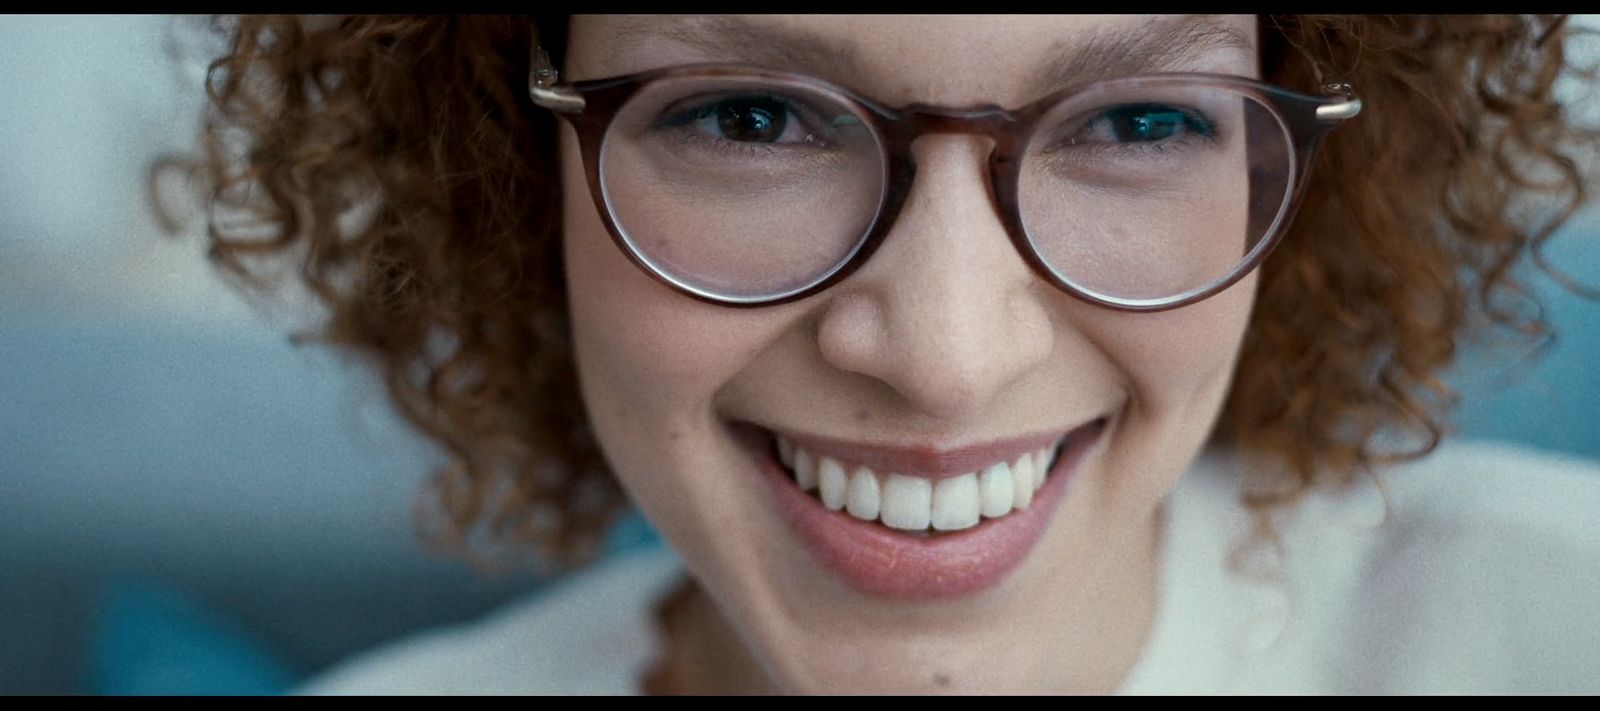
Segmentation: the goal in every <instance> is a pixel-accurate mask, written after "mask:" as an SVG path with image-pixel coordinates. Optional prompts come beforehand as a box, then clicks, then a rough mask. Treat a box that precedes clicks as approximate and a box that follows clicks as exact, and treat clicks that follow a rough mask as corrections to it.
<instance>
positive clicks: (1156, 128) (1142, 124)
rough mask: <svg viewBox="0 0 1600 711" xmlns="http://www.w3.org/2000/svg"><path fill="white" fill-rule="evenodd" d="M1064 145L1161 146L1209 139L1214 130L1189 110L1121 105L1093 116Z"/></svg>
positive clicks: (1166, 106)
mask: <svg viewBox="0 0 1600 711" xmlns="http://www.w3.org/2000/svg"><path fill="white" fill-rule="evenodd" d="M1077 133H1078V135H1075V136H1073V137H1072V138H1071V139H1070V140H1069V141H1068V143H1069V144H1070V145H1083V144H1161V143H1170V142H1184V141H1186V140H1190V139H1204V140H1209V139H1212V138H1214V137H1215V136H1216V127H1215V125H1213V123H1212V122H1211V121H1210V120H1209V119H1207V118H1206V117H1205V116H1204V115H1203V114H1201V113H1200V112H1198V111H1195V110H1193V109H1189V108H1185V107H1180V106H1173V105H1170V104H1124V105H1120V106H1112V107H1108V108H1105V109H1103V110H1101V111H1099V112H1096V113H1093V114H1091V115H1090V116H1089V117H1088V120H1087V121H1086V122H1085V123H1084V124H1083V125H1082V127H1081V128H1080V129H1079V131H1078V132H1077Z"/></svg>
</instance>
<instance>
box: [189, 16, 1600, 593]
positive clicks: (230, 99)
mask: <svg viewBox="0 0 1600 711" xmlns="http://www.w3.org/2000/svg"><path fill="white" fill-rule="evenodd" d="M1259 25H1260V36H1261V59H1262V70H1263V77H1264V78H1265V80H1266V81H1269V82H1272V83H1275V84H1280V85H1283V86H1287V87H1290V88H1295V89H1299V90H1302V91H1306V92H1308V93H1309V92H1315V91H1317V89H1318V88H1319V86H1320V85H1321V84H1322V83H1324V82H1326V81H1330V80H1334V79H1337V80H1342V81H1347V82H1349V83H1350V84H1352V85H1353V86H1355V87H1357V89H1358V90H1359V93H1360V95H1361V96H1362V98H1363V99H1365V100H1366V103H1367V105H1368V107H1369V108H1368V110H1367V111H1366V112H1364V113H1363V114H1362V115H1361V116H1360V118H1359V119H1358V120H1356V121H1353V122H1351V123H1350V124H1349V125H1348V126H1345V127H1343V128H1341V129H1340V130H1339V131H1336V132H1334V133H1333V134H1332V136H1331V137H1330V139H1329V140H1328V142H1327V144H1326V145H1325V147H1324V149H1323V151H1322V153H1321V155H1320V157H1319V160H1318V165H1316V166H1315V169H1314V172H1313V174H1312V176H1311V184H1310V186H1309V189H1308V190H1307V194H1306V198H1305V201H1304V204H1303V205H1302V207H1301V208H1300V211H1299V214H1298V216H1297V218H1296V220H1295V221H1294V223H1293V224H1292V226H1291V227H1290V228H1289V234H1287V235H1286V236H1285V238H1284V240H1283V241H1282V243H1281V245H1280V246H1279V247H1278V248H1277V250H1276V251H1275V252H1274V253H1273V254H1272V255H1271V257H1270V258H1269V259H1268V260H1267V261H1266V262H1265V264H1264V265H1263V266H1262V268H1261V269H1262V274H1261V281H1260V296H1259V300H1258V302H1257V305H1256V310H1255V313H1254V316H1253V320H1252V322H1251V324H1250V326H1249V329H1248V331H1247V333H1246V335H1245V341H1244V345H1243V351H1242V354H1241V356H1240V359H1241V360H1240V363H1239V365H1238V368H1237V371H1236V372H1237V374H1236V376H1235V381H1234V384H1233V389H1232V391H1231V392H1230V394H1229V397H1228V399H1227V402H1226V405H1225V406H1224V411H1223V413H1222V416H1221V419H1220V421H1219V424H1218V427H1217V429H1216V431H1215V433H1214V438H1215V439H1216V440H1217V441H1219V442H1222V443H1225V444H1228V445H1232V446H1234V447H1237V448H1239V449H1241V450H1244V451H1248V452H1251V453H1255V454H1260V455H1264V456H1267V457H1271V458H1274V459H1276V460H1278V461H1280V462H1281V463H1282V464H1283V465H1284V466H1283V467H1282V472H1283V476H1282V482H1281V483H1283V484H1284V486H1280V487H1276V488H1274V489H1273V490H1271V491H1266V492H1257V493H1252V494H1249V495H1248V496H1247V502H1246V503H1247V504H1248V505H1250V506H1251V508H1252V509H1253V510H1255V511H1256V512H1257V513H1258V523H1259V525H1260V527H1261V531H1262V532H1263V533H1264V534H1266V535H1264V536H1262V537H1261V538H1263V539H1266V540H1271V539H1273V536H1272V529H1271V517H1270V516H1269V515H1268V514H1269V513H1270V511H1271V510H1273V509H1274V508H1276V507H1279V506H1283V505H1286V504H1289V503H1292V502H1293V501H1295V500H1297V499H1298V498H1299V497H1300V496H1302V495H1303V494H1304V492H1305V491H1306V490H1308V488H1309V487H1311V486H1312V485H1314V484H1316V483H1317V482H1318V480H1319V479H1321V478H1323V477H1324V476H1331V477H1333V478H1334V479H1335V480H1345V479H1348V478H1350V477H1351V476H1354V475H1356V474H1357V473H1358V472H1362V471H1371V470H1372V469H1373V468H1374V467H1376V466H1379V465H1383V464H1385V463H1389V462H1393V461H1396V460H1402V459H1409V458H1415V457H1420V456H1423V455H1425V454H1427V453H1428V452H1430V451H1432V449H1433V448H1434V447H1435V446H1436V445H1437V444H1438V443H1439V441H1440V440H1441V438H1442V437H1444V436H1446V435H1447V434H1448V433H1449V431H1450V427H1449V415H1450V410H1451V407H1452V405H1453V404H1454V393H1452V391H1451V389H1450V388H1449V387H1448V386H1447V385H1446V384H1445V383H1444V382H1443V381H1442V380H1441V379H1440V377H1439V376H1440V374H1441V372H1442V371H1443V370H1444V369H1445V368H1446V367H1447V366H1449V365H1450V364H1451V363H1452V362H1453V361H1454V359H1455V356H1456V354H1457V350H1458V345H1460V344H1462V343H1464V342H1465V341H1467V339H1469V338H1471V337H1472V336H1474V335H1475V334H1478V333H1479V332H1480V331H1481V330H1483V329H1484V328H1485V327H1487V326H1491V325H1492V326H1498V327H1503V328H1508V329H1510V330H1512V331H1513V332H1515V333H1517V334H1521V335H1522V336H1524V337H1527V338H1533V339H1537V338H1542V337H1544V338H1547V337H1548V335H1549V328H1548V325H1547V324H1546V323H1545V322H1544V321H1543V320H1542V318H1541V317H1540V315H1539V312H1538V310H1537V308H1536V307H1537V304H1536V302H1533V301H1531V298H1530V297H1529V296H1528V294H1527V292H1526V290H1525V288H1524V287H1523V286H1522V285H1521V284H1520V283H1519V282H1518V281H1517V279H1516V278H1514V276H1513V272H1514V268H1515V267H1516V266H1517V265H1518V264H1519V263H1520V262H1521V261H1523V260H1524V259H1525V258H1531V259H1533V260H1534V261H1535V262H1537V263H1538V264H1539V265H1540V266H1541V267H1542V268H1544V269H1545V270H1546V271H1550V267H1549V265H1547V264H1545V262H1544V261H1543V259H1542V257H1541V255H1540V251H1539V250H1540V248H1541V247H1542V245H1543V244H1544V243H1545V241H1546V240H1547V239H1548V238H1549V237H1550V235H1551V234H1552V233H1553V232H1554V231H1555V230H1556V229H1557V228H1558V227H1559V226H1560V225H1561V224H1562V223H1563V222H1564V221H1565V220H1567V219H1568V218H1569V217H1570V216H1571V215H1572V214H1573V212H1574V211H1575V210H1577V209H1578V208H1579V207H1580V206H1581V205H1582V204H1583V203H1584V202H1585V199H1586V198H1587V187H1586V185H1587V176H1586V175H1585V174H1584V173H1583V172H1582V170H1580V166H1582V165H1584V163H1583V162H1582V160H1580V158H1581V156H1579V155H1578V154H1577V151H1579V150H1580V149H1581V148H1582V147H1583V146H1585V145H1588V146H1594V145H1600V144H1597V143H1596V141H1597V135H1596V133H1595V132H1594V130H1592V129H1590V128H1585V127H1580V126H1578V125H1576V124H1575V123H1574V122H1573V121H1571V120H1570V118H1569V116H1568V114H1567V113H1565V112H1564V110H1563V107H1562V105H1561V103H1560V102H1559V101H1558V100H1557V98H1556V95H1555V90H1556V87H1557V82H1558V79H1561V78H1562V77H1563V76H1564V75H1567V74H1570V73H1572V72H1573V71H1575V70H1576V68H1575V67H1573V66H1572V64H1571V62H1570V61H1569V59H1568V55H1567V52H1568V45H1569V44H1570V41H1571V39H1572V35H1573V34H1574V32H1573V31H1572V29H1571V28H1569V27H1568V26H1567V25H1566V23H1565V18H1564V17H1547V16H1536V17H1521V16H1462V15H1449V16H1402V17H1349V16H1340V17H1318V16H1285V17H1279V16H1267V17H1262V18H1261V20H1260V23H1259ZM536 27H537V31H538V33H539V35H540V37H539V39H538V41H539V42H540V44H541V45H542V46H544V47H546V48H547V49H549V50H550V51H551V54H552V56H556V57H560V56H563V53H564V41H565V30H566V19H565V18H564V17H536V18H496V17H428V18H400V17H349V18H344V19H342V20H338V21H336V22H331V23H328V24H327V25H326V26H322V27H316V28H311V27H307V26H306V23H304V22H303V21H301V20H299V19H296V18H294V17H244V18H240V19H238V20H236V21H232V22H231V23H230V24H229V25H228V26H227V27H226V30H227V31H228V32H229V33H230V35H231V38H232V39H231V46H230V47H229V49H228V51H227V53H226V55H225V56H223V57H221V58H220V59H218V60H216V62H215V63H213V64H212V66H211V69H210V72H209V75H208V81H207V89H208V93H209V95H210V97H211V99H212V103H213V110H214V111H213V113H212V116H211V120H210V121H209V123H208V129H209V130H208V131H207V141H206V143H205V155H204V159H203V160H202V161H201V165H200V167H201V169H202V172H203V174H204V175H205V176H206V177H207V178H208V179H209V184H210V185H211V194H210V196H209V197H210V200H211V204H212V206H213V208H214V210H215V212H214V213H213V215H212V218H211V220H210V242H211V256H212V259H213V260H214V261H215V263H216V264H217V265H219V266H220V267H221V268H222V269H223V270H225V272H226V273H228V274H231V275H233V276H235V277H237V278H239V279H241V280H243V282H244V284H245V285H246V286H248V287H250V288H252V289H263V288H265V287H267V286H269V285H271V284H273V283H275V280H276V279H277V277H272V276H264V274H265V271H264V270H266V269H267V268H268V267H269V266H270V265H272V264H277V265H284V264H289V265H295V266H298V268H299V280H300V281H301V282H303V283H304V284H305V285H306V286H308V287H309V288H310V290H311V292H312V293H314V294H315V295H316V297H317V298H318V300H319V301H320V302H321V303H322V304H324V305H325V306H326V307H327V313H328V320H327V322H326V323H325V324H324V325H323V326H321V327H320V328H318V329H317V330H316V331H315V332H314V333H312V334H309V335H310V336H312V337H314V338H317V339H318V340H321V341H323V342H326V343H329V344H332V345H335V346H337V347H339V348H342V349H345V350H346V351H348V352H350V353H353V354H357V355H359V356H360V357H362V358H364V359H366V360H368V361H370V362H371V363H372V364H373V365H374V366H375V367H376V368H377V369H378V370H379V371H380V372H381V373H382V374H383V376H384V379H385V383H386V385H387V388H388V393H389V395H390V397H391V398H392V400H393V402H394V404H395V406H396V407H397V408H398V410H399V412H400V413H401V414H402V415H403V416H404V417H405V418H406V419H407V420H408V421H409V422H410V423H411V424H412V425H413V426H415V427H416V429H417V430H419V431H420V432H421V433H423V434H424V435H426V436H427V437H429V438H431V439H432V440H433V441H435V442H437V443H438V444H439V445H440V446H442V447H443V448H444V451H445V452H446V453H447V454H448V456H449V465H448V466H446V467H445V468H444V469H442V470H441V471H440V472H438V473H437V475H436V477H435V478H434V479H433V482H432V485H431V487H430V494H429V495H428V496H425V497H423V499H422V501H424V502H429V503H431V504H433V505H432V506H429V507H427V508H426V509H423V511H424V513H425V514H426V515H425V516H424V517H423V521H424V523H425V524H427V525H426V526H425V527H424V528H425V531H426V533H427V534H428V536H427V537H428V538H429V540H432V541H435V542H441V543H446V544H456V545H457V546H459V547H460V548H462V549H464V550H466V551H468V552H481V551H479V550H476V548H475V546H474V545H472V544H473V542H475V541H476V540H477V539H478V538H480V537H482V538H487V539H488V542H495V543H501V544H509V545H510V546H511V549H512V550H514V551H520V550H526V549H527V548H529V547H531V548H532V549H534V550H535V551H536V552H537V553H538V554H539V556H540V559H542V560H546V561H554V562H557V563H566V564H571V563H577V562H581V561H582V560H584V559H586V558H587V557H588V556H589V555H591V554H592V553H593V552H594V551H595V549H596V543H597V542H598V541H599V540H600V538H601V536H602V535H603V534H604V532H605V531H606V529H607V528H608V526H609V525H610V524H611V522H612V521H613V520H614V519H615V518H616V517H617V515H618V514H619V512H621V511H623V510H624V507H625V505H626V502H625V499H624V497H623V494H622V492H621V490H620V488H619V487H618V486H617V484H616V482H615V481H614V480H613V479H612V477H611V476H610V474H609V473H608V471H607V467H606V464H605V460H604V458H603V457H602V455H601V452H600V450H599V448H598V446H597V445H596V443H595V441H594V440H593V438H592V437H591V435H590V433H589V429H588V426H587V424H586V422H585V415H584V411H583V407H582V404H581V402H580V395H579V392H578V390H577V386H576V385H575V383H576V378H575V373H574V363H573V358H572V351H571V344H570V341H569V336H568V323H567V310H566V296H565V289H564V285H563V282H562V269H561V263H560V254H561V251H560V238H559V234H558V226H559V224H560V220H559V219H558V217H559V214H558V212H557V209H558V205H559V195H558V191H559V189H560V186H559V184H558V182H557V178H556V175H557V172H556V164H555V160H556V157H555V156H556V130H555V129H556V126H555V123H554V119H553V118H552V116H551V114H550V113H549V112H548V111H542V110H537V109H536V108H535V107H533V106H532V105H531V103H530V102H529V99H528V95H527V93H526V91H525V86H526V79H527V76H528V70H529V55H530V48H531V45H532V43H534V42H535V41H536V40H535V28H536ZM1586 76H1591V77H1592V72H1591V73H1590V74H1587V75H1586ZM238 218H245V221H244V222H243V223H240V222H237V221H236V220H238ZM1557 276H1558V278H1560V276H1559V275H1557ZM1563 282H1564V283H1567V284H1568V285H1569V286H1571V287H1572V288H1575V289H1576V288H1578V287H1576V286H1574V285H1572V284H1571V283H1570V281H1568V280H1564V279H1563ZM1590 296H1594V294H1592V293H1591V294H1590ZM1528 304H1533V305H1534V306H1535V308H1534V309H1533V310H1532V311H1531V312H1530V311H1529V310H1528V309H1526V308H1518V306H1519V305H1521V306H1526V305H1528ZM1477 315H1482V316H1484V317H1486V318H1483V319H1479V318H1475V316H1477ZM1395 433H1400V434H1402V435H1404V434H1408V433H1409V434H1411V435H1415V436H1414V437H1412V438H1411V439H1412V444H1413V445H1414V446H1411V447H1409V448H1400V449H1391V448H1387V447H1386V446H1385V445H1384V444H1383V443H1384V442H1391V441H1393V440H1392V439H1391V438H1390V437H1389V436H1390V435H1393V434H1395ZM480 560H481V559H480Z"/></svg>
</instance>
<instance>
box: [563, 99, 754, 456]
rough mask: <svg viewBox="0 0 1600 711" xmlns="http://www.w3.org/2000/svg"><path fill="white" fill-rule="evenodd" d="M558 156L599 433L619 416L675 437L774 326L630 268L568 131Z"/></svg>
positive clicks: (578, 342) (577, 342)
mask: <svg viewBox="0 0 1600 711" xmlns="http://www.w3.org/2000/svg"><path fill="white" fill-rule="evenodd" d="M561 151H562V152H561V165H562V181H563V191H562V193H563V196H564V197H563V204H562V214H563V231H562V233H563V258H564V260H565V261H564V263H565V268H566V278H567V292H568V295H569V298H570V308H571V318H572V329H573V342H574V355H575V357H576V358H577V364H578V369H579V373H580V377H581V379H582V381H583V389H584V395H585V400H586V402H587V404H588V406H589V407H590V410H591V416H592V417H594V418H596V419H597V422H596V425H597V427H600V428H602V429H607V428H606V427H605V425H606V423H608V422H616V421H624V420H625V421H628V422H630V423H631V424H633V425H634V426H642V427H644V428H645V431H646V432H656V433H668V434H673V435H674V438H675V437H676V436H677V434H681V432H680V431H678V430H671V428H670V426H671V424H672V423H671V420H673V419H679V420H681V419H685V418H688V417H691V416H695V415H699V414H703V413H705V412H708V411H709V410H708V409H707V408H708V407H709V404H710V402H711V401H712V399H713V396H714V395H715V393H716V392H717V390H718V389H719V388H721V387H722V386H723V385H724V384H725V383H727V382H728V381H729V380H731V379H733V377H734V376H735V375H736V374H737V373H738V372H739V371H740V370H742V369H743V368H744V367H746V364H747V363H748V362H749V361H750V360H751V359H752V358H754V356H755V354H756V353H757V352H759V349H760V345H761V343H762V342H763V341H764V339H765V337H766V334H767V332H768V331H770V330H771V329H770V328H768V327H765V326H764V324H763V323H762V320H761V319H758V318H755V315H754V314H748V313H741V312H739V311H738V310H737V309H728V308H725V307H720V306H715V305H711V304H705V303H701V302H699V301H695V300H694V299H690V298H688V297H685V296H682V295H680V294H678V293H676V292H673V291H671V290H670V289H668V288H667V287H666V286H664V285H662V284H661V283H659V282H657V281H656V280H655V279H653V278H652V277H650V276H649V275H648V274H646V273H645V272H644V271H643V270H641V269H640V268H639V267H637V266H635V265H634V264H633V262H632V261H630V260H629V259H628V257H627V256H626V255H625V254H624V253H623V252H622V250H621V249H619V247H618V245H617V244H616V243H615V242H614V241H613V240H612V237H611V233H610V232H609V231H608V230H607V229H606V227H605V224H604V222H602V220H601V217H600V214H599V212H598V209H597V207H596V205H595V203H594V200H593V198H592V197H591V196H590V192H589V188H588V182H587V178H586V177H585V175H584V171H583V166H582V163H581V161H580V160H579V156H578V151H577V139H576V136H575V135H573V133H572V130H571V128H570V127H568V126H565V125H563V126H562V142H561ZM669 430H670V431H669Z"/></svg>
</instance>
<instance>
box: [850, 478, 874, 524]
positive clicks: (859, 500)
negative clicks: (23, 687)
mask: <svg viewBox="0 0 1600 711" xmlns="http://www.w3.org/2000/svg"><path fill="white" fill-rule="evenodd" d="M879 503H880V502H879V496H878V477H876V476H873V475H872V470H871V469H868V468H866V467H857V468H856V473H855V474H854V475H852V476H851V477H850V486H849V488H848V490H847V491H846V494H845V508H846V509H848V510H849V511H850V515H851V516H854V517H856V518H859V519H861V520H863V521H876V520H878V510H879Z"/></svg>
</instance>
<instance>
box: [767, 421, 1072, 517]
mask: <svg viewBox="0 0 1600 711" xmlns="http://www.w3.org/2000/svg"><path fill="white" fill-rule="evenodd" d="M777 450H778V460H779V461H780V462H782V463H783V465H784V466H785V467H786V468H788V469H789V470H790V471H791V472H792V473H793V474H794V480H795V483H796V484H797V485H798V486H799V487H800V489H801V490H802V491H807V492H814V493H815V495H816V496H817V497H818V498H820V499H821V500H822V505H823V506H825V507H827V508H828V510H830V511H841V510H842V511H846V512H847V513H849V514H850V516H852V517H854V518H856V519H859V520H862V521H881V523H883V525H885V526H888V527H890V528H896V529H901V530H905V531H914V532H923V533H925V534H926V532H928V530H929V527H930V526H931V527H932V529H933V530H937V531H959V530H962V529H966V528H971V527H973V526H976V525H977V524H978V523H979V522H980V521H981V520H983V519H985V518H999V517H1001V516H1004V515H1006V514H1008V513H1010V512H1012V511H1020V510H1022V509H1025V508H1027V507H1028V506H1029V505H1030V504H1032V503H1033V497H1034V492H1036V491H1038V490H1039V488H1040V487H1042V486H1044V481H1045V477H1046V475H1047V474H1048V473H1049V470H1050V467H1051V466H1053V465H1054V454H1055V448H1054V447H1045V448H1043V449H1039V450H1037V451H1033V452H1029V453H1027V454H1024V455H1022V456H1021V457H1018V458H1017V460H1016V461H1014V462H1009V463H1008V462H998V463H996V464H993V465H990V466H989V467H988V468H986V469H982V470H980V471H976V472H973V473H970V474H963V475H961V476H956V477H948V478H945V479H940V480H938V481H934V480H932V479H928V478H925V477H916V476H903V475H900V474H889V475H887V476H881V475H878V474H876V473H874V472H873V471H872V470H871V469H869V468H867V467H865V466H858V465H848V464H846V463H843V462H840V461H839V460H836V459H833V458H832V457H818V456H817V455H815V454H813V453H811V452H810V451H807V450H806V449H805V448H803V447H798V446H795V445H794V444H792V443H790V442H788V441H787V440H784V439H783V438H781V437H780V438H778V439H777ZM849 466H855V469H854V472H853V473H852V472H851V471H850V470H849V469H848V468H847V467H849Z"/></svg>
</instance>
